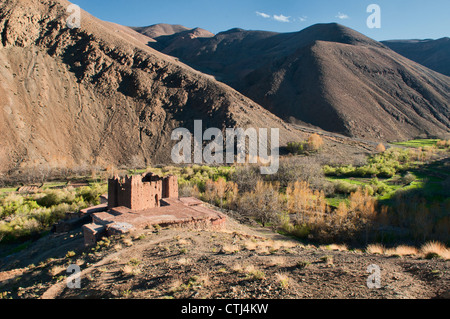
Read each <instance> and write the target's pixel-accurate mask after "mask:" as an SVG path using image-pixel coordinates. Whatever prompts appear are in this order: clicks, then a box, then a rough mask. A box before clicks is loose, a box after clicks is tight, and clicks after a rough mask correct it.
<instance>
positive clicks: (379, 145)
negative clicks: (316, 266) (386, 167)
mask: <svg viewBox="0 0 450 319" xmlns="http://www.w3.org/2000/svg"><path fill="white" fill-rule="evenodd" d="M375 150H376V151H377V152H378V153H384V152H385V151H386V146H384V145H383V144H382V143H380V144H378V145H377V147H376V149H375Z"/></svg>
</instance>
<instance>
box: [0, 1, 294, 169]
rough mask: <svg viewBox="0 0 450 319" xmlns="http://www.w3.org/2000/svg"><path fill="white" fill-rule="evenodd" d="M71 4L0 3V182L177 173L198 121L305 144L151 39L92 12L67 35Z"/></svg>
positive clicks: (278, 122)
mask: <svg viewBox="0 0 450 319" xmlns="http://www.w3.org/2000/svg"><path fill="white" fill-rule="evenodd" d="M69 4H70V3H69V2H68V1H65V0H9V1H1V2H0V149H1V152H0V174H1V173H5V172H12V171H14V172H18V171H21V169H26V168H33V171H34V172H39V171H40V170H37V169H34V168H35V167H44V168H52V167H56V168H58V167H61V168H76V167H79V166H81V167H90V166H92V165H94V166H95V165H99V166H101V167H106V166H108V165H116V166H119V165H126V166H130V165H135V164H136V163H139V164H138V165H145V164H148V163H150V162H152V163H170V162H171V160H170V152H171V148H172V147H171V146H172V145H174V143H175V141H172V140H171V133H172V131H173V129H174V128H178V127H185V128H188V129H189V130H191V132H193V124H194V120H197V119H199V120H203V123H204V126H205V128H206V127H217V128H221V129H223V130H224V129H225V128H227V127H236V126H238V127H242V128H247V127H255V128H259V127H263V128H271V127H273V128H279V129H280V135H281V142H282V143H283V141H284V142H286V140H295V139H296V138H298V136H301V134H300V135H299V133H298V132H297V131H296V130H294V129H292V128H290V127H289V125H287V124H286V123H285V122H283V121H282V120H281V119H280V118H278V117H276V116H275V115H273V114H272V113H270V112H269V111H267V110H265V109H264V108H262V107H261V106H259V105H258V104H256V103H255V102H253V101H251V100H250V99H248V98H246V97H245V96H243V95H242V94H240V93H238V92H237V91H235V90H234V89H232V88H230V87H229V86H227V85H225V84H223V83H220V82H218V81H216V80H215V79H214V78H213V77H211V76H208V75H205V74H203V73H201V72H198V71H196V70H194V69H192V68H190V67H188V66H187V65H185V64H183V63H180V62H178V61H177V59H175V58H173V57H170V56H167V55H165V54H161V53H160V52H158V51H156V50H154V49H152V48H150V47H148V46H147V45H146V44H147V43H148V42H149V39H151V38H149V37H148V36H145V35H142V34H139V33H137V32H135V31H133V30H131V29H130V28H127V27H123V26H119V25H116V24H113V23H109V22H103V21H101V20H99V19H96V18H95V17H92V16H91V15H89V14H88V13H87V12H84V11H83V12H82V23H81V27H80V28H78V29H69V28H68V27H67V26H66V22H65V20H66V17H68V14H67V12H66V8H67V7H68V5H69ZM162 29H164V28H162ZM169 29H170V28H169ZM175 29H176V28H172V30H175ZM181 29H183V28H181ZM178 30H180V29H178ZM175 31H176V30H175ZM184 31H188V30H184ZM154 32H156V31H154ZM164 32H165V33H168V32H172V31H170V30H168V29H165V31H164ZM192 32H196V31H195V30H194V31H192ZM153 36H154V35H153Z"/></svg>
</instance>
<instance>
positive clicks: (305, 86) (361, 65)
mask: <svg viewBox="0 0 450 319" xmlns="http://www.w3.org/2000/svg"><path fill="white" fill-rule="evenodd" d="M178 37H179V34H173V35H169V36H165V37H163V40H162V41H158V40H157V42H156V43H149V45H150V46H152V47H154V48H155V49H158V50H160V51H161V52H163V53H165V54H169V55H172V56H175V57H178V58H179V59H180V60H181V61H183V62H185V63H187V64H189V65H190V66H192V67H194V68H196V69H197V70H200V71H202V72H205V73H208V74H211V75H213V76H215V77H216V79H218V80H221V81H224V82H225V83H227V84H229V85H230V86H232V87H234V88H235V89H237V90H239V91H240V92H241V93H243V94H244V95H246V96H248V97H250V98H251V99H252V100H254V101H255V102H257V103H259V104H260V105H262V106H264V107H265V108H266V109H268V110H269V111H271V112H273V113H274V114H276V115H278V116H280V117H282V118H283V119H285V120H291V121H294V122H295V121H301V122H306V123H310V124H313V125H315V126H318V127H321V128H323V129H325V130H328V131H333V132H339V133H344V134H347V135H350V136H354V137H363V138H373V139H406V138H412V137H416V136H418V135H421V134H425V135H429V136H431V135H441V134H447V133H449V131H450V120H449V118H450V109H449V105H450V93H449V92H450V78H448V77H446V76H444V75H441V74H439V73H436V72H434V71H432V70H430V69H428V68H426V67H423V66H421V65H418V64H417V63H414V62H412V61H410V60H408V59H406V58H405V57H403V56H401V55H399V54H397V53H395V52H393V51H392V50H390V49H389V48H388V47H387V46H386V45H385V44H383V43H380V42H377V41H375V40H373V39H370V38H368V37H366V36H364V35H362V34H361V33H358V32H356V31H354V30H352V29H349V28H347V27H344V26H342V25H339V24H335V23H331V24H318V25H314V26H311V27H309V28H306V29H304V30H302V31H300V32H294V33H275V32H266V31H246V30H242V29H232V30H229V31H226V32H221V33H219V34H217V35H215V36H214V37H208V38H196V39H193V40H192V41H189V40H188V39H186V38H185V39H184V40H183V41H179V38H178Z"/></svg>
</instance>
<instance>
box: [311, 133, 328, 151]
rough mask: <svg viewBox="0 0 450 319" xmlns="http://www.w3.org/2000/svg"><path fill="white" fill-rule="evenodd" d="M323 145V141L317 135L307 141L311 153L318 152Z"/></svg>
mask: <svg viewBox="0 0 450 319" xmlns="http://www.w3.org/2000/svg"><path fill="white" fill-rule="evenodd" d="M323 144H324V142H323V139H322V138H321V137H320V135H319V134H317V133H314V134H312V135H311V136H310V137H309V138H308V141H307V146H308V150H310V151H318V150H319V149H320V148H321V147H322V146H323Z"/></svg>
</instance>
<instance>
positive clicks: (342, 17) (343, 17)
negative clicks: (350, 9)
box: [336, 12, 350, 20]
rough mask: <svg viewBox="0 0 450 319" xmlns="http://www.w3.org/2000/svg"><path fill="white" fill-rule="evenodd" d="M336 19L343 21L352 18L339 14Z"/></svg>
mask: <svg viewBox="0 0 450 319" xmlns="http://www.w3.org/2000/svg"><path fill="white" fill-rule="evenodd" d="M336 18H339V19H341V20H344V19H348V18H350V17H349V16H348V15H346V14H345V13H341V12H338V14H337V16H336Z"/></svg>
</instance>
